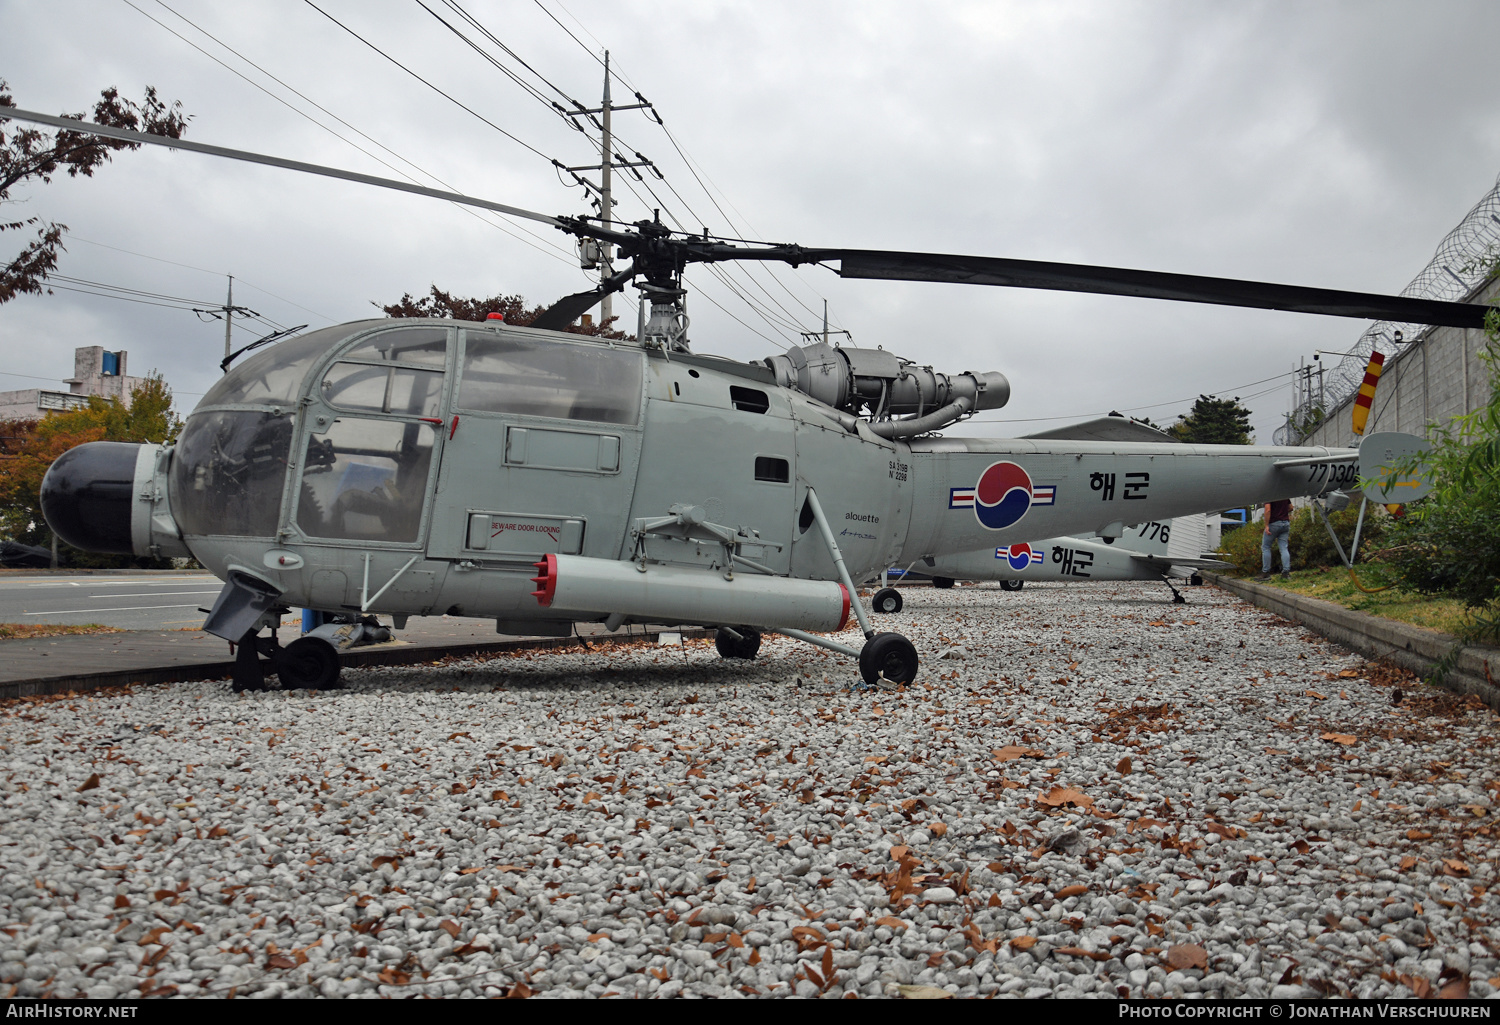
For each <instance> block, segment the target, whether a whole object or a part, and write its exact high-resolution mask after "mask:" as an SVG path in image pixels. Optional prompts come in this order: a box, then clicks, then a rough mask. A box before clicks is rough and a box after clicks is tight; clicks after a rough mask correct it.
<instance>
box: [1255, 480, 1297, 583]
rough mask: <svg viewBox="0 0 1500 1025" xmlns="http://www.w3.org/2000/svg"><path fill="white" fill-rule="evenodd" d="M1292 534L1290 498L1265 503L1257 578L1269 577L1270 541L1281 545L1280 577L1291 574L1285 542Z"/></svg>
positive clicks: (1264, 578)
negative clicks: (1264, 522)
mask: <svg viewBox="0 0 1500 1025" xmlns="http://www.w3.org/2000/svg"><path fill="white" fill-rule="evenodd" d="M1291 536H1292V500H1291V499H1289V498H1283V499H1282V500H1281V501H1279V502H1267V503H1266V532H1265V534H1264V535H1263V536H1262V537H1261V539H1260V576H1258V577H1256V578H1255V579H1257V580H1270V579H1271V543H1272V542H1273V541H1274V542H1275V543H1276V544H1278V545H1280V547H1281V579H1283V580H1285V579H1287V578H1288V577H1290V576H1291V575H1292V556H1291V553H1290V552H1289V551H1288V550H1287V542H1288V540H1289V539H1290V538H1291Z"/></svg>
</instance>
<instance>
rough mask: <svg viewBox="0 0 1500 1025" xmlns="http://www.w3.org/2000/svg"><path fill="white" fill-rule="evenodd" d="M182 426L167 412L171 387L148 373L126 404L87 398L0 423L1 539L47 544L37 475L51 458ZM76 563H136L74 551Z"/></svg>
mask: <svg viewBox="0 0 1500 1025" xmlns="http://www.w3.org/2000/svg"><path fill="white" fill-rule="evenodd" d="M181 430H182V419H181V418H180V417H178V416H177V414H176V413H175V412H173V410H172V391H171V389H170V388H169V387H167V382H166V381H165V380H164V379H163V378H162V376H161V375H160V374H156V373H153V374H152V375H150V376H149V377H147V378H146V379H145V381H144V382H143V383H142V384H140V385H138V386H137V387H136V389H135V391H134V392H132V393H131V401H130V405H129V406H126V405H125V404H124V403H123V402H121V401H120V400H119V399H117V398H108V399H104V398H100V397H99V396H97V395H91V396H89V404H88V408H86V409H74V410H69V411H67V412H64V413H50V414H48V415H47V416H45V417H43V418H41V419H39V420H6V421H0V439H3V448H0V537H4V538H6V539H8V540H12V541H19V542H21V543H22V544H29V545H37V546H38V547H42V548H45V547H48V546H50V545H51V544H52V532H51V531H50V530H49V529H48V528H47V521H46V520H45V519H43V518H42V508H41V488H42V478H43V477H45V476H46V475H47V469H48V467H50V466H51V465H52V461H53V460H54V459H56V458H57V457H58V456H60V455H62V454H63V453H64V452H66V451H68V449H70V448H73V447H74V446H76V445H82V444H83V443H84V442H88V441H125V442H132V441H133V442H155V443H156V444H168V443H170V442H172V441H173V440H175V439H176V437H177V434H178V432H180V431H181ZM70 561H71V562H73V563H74V564H75V565H90V566H106V565H135V564H136V563H137V560H134V559H132V558H130V557H129V556H110V555H103V556H101V555H89V554H85V553H81V552H75V553H73V557H72V558H71V559H70Z"/></svg>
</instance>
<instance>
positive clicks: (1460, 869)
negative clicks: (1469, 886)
mask: <svg viewBox="0 0 1500 1025" xmlns="http://www.w3.org/2000/svg"><path fill="white" fill-rule="evenodd" d="M1443 866H1444V867H1445V868H1447V869H1448V874H1449V875H1455V876H1466V875H1468V874H1469V866H1468V865H1466V864H1464V863H1463V862H1462V861H1460V860H1459V859H1457V858H1444V859H1443Z"/></svg>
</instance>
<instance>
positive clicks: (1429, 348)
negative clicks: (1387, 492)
mask: <svg viewBox="0 0 1500 1025" xmlns="http://www.w3.org/2000/svg"><path fill="white" fill-rule="evenodd" d="M1497 297H1500V279H1496V280H1492V281H1489V282H1487V283H1485V284H1484V285H1481V286H1480V288H1479V289H1478V290H1477V291H1476V292H1474V293H1472V294H1470V295H1469V296H1467V297H1466V299H1465V301H1466V302H1476V303H1489V302H1492V301H1494V300H1495V299H1496V298H1497ZM1484 344H1485V336H1484V332H1483V331H1482V330H1479V329H1478V328H1457V327H1435V328H1428V329H1427V330H1426V331H1424V332H1422V334H1421V335H1419V336H1417V338H1416V339H1414V340H1413V341H1411V342H1407V343H1405V344H1403V345H1402V346H1401V348H1400V351H1398V352H1397V353H1396V354H1394V355H1390V354H1387V358H1386V361H1385V371H1384V373H1382V374H1381V375H1380V384H1379V386H1378V387H1377V388H1376V389H1375V402H1374V405H1373V406H1371V408H1370V419H1369V423H1368V424H1367V425H1366V426H1365V434H1367V435H1369V434H1373V433H1375V432H1376V431H1405V432H1406V433H1408V434H1425V433H1426V429H1427V425H1428V424H1430V423H1440V424H1446V423H1447V422H1448V421H1450V420H1452V419H1453V418H1454V417H1455V416H1462V415H1463V414H1465V413H1468V412H1471V411H1473V410H1474V409H1475V408H1477V407H1479V406H1482V405H1484V403H1485V402H1486V401H1487V400H1488V399H1489V396H1490V376H1489V370H1488V369H1487V368H1486V367H1485V365H1484V364H1483V363H1481V362H1480V361H1479V358H1478V356H1477V355H1476V354H1477V353H1479V352H1481V351H1483V349H1484ZM1352 421H1353V396H1350V398H1349V399H1348V400H1347V401H1345V402H1344V403H1342V404H1341V405H1339V406H1336V407H1335V408H1334V409H1332V410H1330V411H1329V414H1328V419H1326V420H1325V421H1324V422H1323V423H1322V425H1321V426H1319V427H1318V429H1317V430H1315V431H1313V432H1312V434H1310V435H1308V437H1307V438H1306V439H1304V440H1303V441H1302V442H1301V444H1304V445H1328V446H1331V447H1334V448H1357V447H1358V446H1359V439H1358V437H1356V435H1355V434H1354V429H1353V426H1352Z"/></svg>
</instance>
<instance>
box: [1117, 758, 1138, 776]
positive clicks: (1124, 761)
mask: <svg viewBox="0 0 1500 1025" xmlns="http://www.w3.org/2000/svg"><path fill="white" fill-rule="evenodd" d="M1132 768H1134V766H1133V765H1132V764H1131V761H1130V756H1129V755H1126V756H1125V757H1124V758H1121V759H1120V760H1119V761H1118V762H1116V763H1115V771H1116V772H1118V773H1119V774H1120V775H1122V776H1128V775H1130V770H1131V769H1132Z"/></svg>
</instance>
